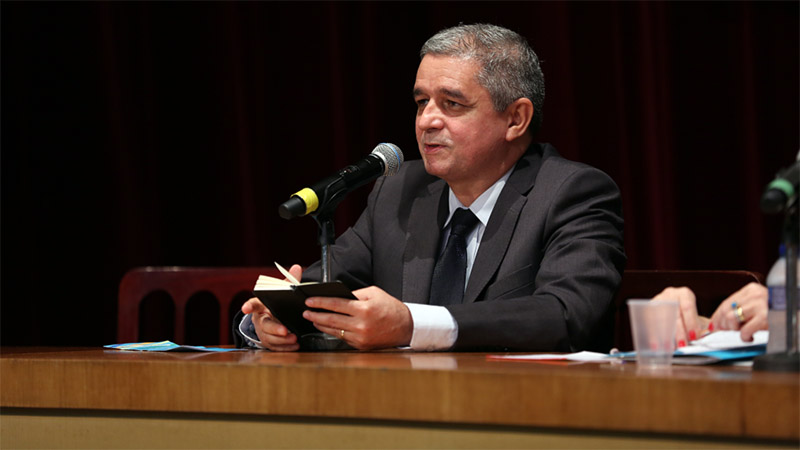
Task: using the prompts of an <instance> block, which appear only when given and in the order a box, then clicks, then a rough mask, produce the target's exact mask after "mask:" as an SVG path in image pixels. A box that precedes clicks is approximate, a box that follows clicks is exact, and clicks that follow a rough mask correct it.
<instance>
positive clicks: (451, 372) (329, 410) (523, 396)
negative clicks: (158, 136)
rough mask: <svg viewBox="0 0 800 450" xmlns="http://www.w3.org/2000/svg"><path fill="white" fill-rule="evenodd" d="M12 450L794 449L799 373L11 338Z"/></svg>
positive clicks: (5, 410) (6, 428)
mask: <svg viewBox="0 0 800 450" xmlns="http://www.w3.org/2000/svg"><path fill="white" fill-rule="evenodd" d="M0 385H1V386H2V392H1V395H0V407H2V417H1V418H0V419H1V420H0V447H1V448H24V447H40V448H41V447H50V448H54V447H62V448H63V447H83V448H90V447H94V448H100V447H103V448H113V447H129V448H130V447H185V448H188V447H193V448H200V447H206V448H210V447H216V448H220V447H225V448H235V447H251V448H252V447H318V448H319V447H324V448H389V447H391V448H411V447H460V448H486V447H495V448H497V447H514V448H520V447H527V448H533V447H548V448H552V447H564V446H567V447H583V448H590V447H606V448H608V447H615V448H624V447H628V448H633V447H637V448H641V447H651V448H652V447H654V446H666V447H676V446H680V447H683V448H691V447H703V448H708V447H716V446H722V447H732V446H733V447H735V446H740V447H761V448H763V447H765V446H787V447H793V448H797V447H798V443H800V406H799V405H800V378H798V376H797V374H780V373H761V372H752V371H751V370H750V369H749V368H746V367H709V366H705V367H687V366H673V367H672V368H671V369H670V370H669V371H667V372H643V371H640V370H637V367H636V364H633V363H583V364H580V363H570V364H567V363H534V362H507V361H492V360H487V358H486V354H483V353H413V352H405V351H386V352H373V353H360V352H340V353H270V352H264V351H252V350H251V351H242V352H231V353H151V352H123V351H116V350H104V349H99V348H82V349H69V348H3V349H0Z"/></svg>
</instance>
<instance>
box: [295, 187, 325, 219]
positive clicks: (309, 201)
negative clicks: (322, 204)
mask: <svg viewBox="0 0 800 450" xmlns="http://www.w3.org/2000/svg"><path fill="white" fill-rule="evenodd" d="M294 195H296V196H298V197H300V199H301V200H303V203H305V204H306V212H305V214H309V213H312V212H314V211H316V210H317V208H318V207H319V199H318V198H317V193H316V192H314V190H313V189H311V188H303V189H300V190H299V191H297V192H295V193H294ZM305 214H304V215H305Z"/></svg>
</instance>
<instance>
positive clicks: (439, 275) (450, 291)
mask: <svg viewBox="0 0 800 450" xmlns="http://www.w3.org/2000/svg"><path fill="white" fill-rule="evenodd" d="M477 224H478V218H477V217H475V214H472V211H470V210H469V209H464V208H459V209H457V210H456V212H455V213H453V218H452V219H450V237H448V238H447V245H446V246H445V248H444V253H442V255H441V256H440V257H439V260H438V261H436V266H435V267H434V268H433V281H432V282H431V296H430V304H431V305H455V304H459V303H461V302H462V301H463V300H464V287H465V285H466V280H467V236H468V235H469V233H470V232H471V231H472V229H473V228H475V225H477Z"/></svg>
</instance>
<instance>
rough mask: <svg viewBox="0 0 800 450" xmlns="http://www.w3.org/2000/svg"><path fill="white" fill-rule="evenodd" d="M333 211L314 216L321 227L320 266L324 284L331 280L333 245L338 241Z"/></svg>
mask: <svg viewBox="0 0 800 450" xmlns="http://www.w3.org/2000/svg"><path fill="white" fill-rule="evenodd" d="M332 213H333V211H327V212H326V213H325V214H314V215H313V217H314V220H315V221H316V222H317V225H318V226H319V233H318V236H317V238H318V241H319V246H320V249H321V250H320V251H321V255H320V256H321V257H320V264H321V266H322V282H323V283H327V282H329V281H332V280H331V260H332V257H331V251H330V248H331V244H333V243H334V241H335V240H336V233H334V228H333V218H332V217H331V216H332V215H333V214H332Z"/></svg>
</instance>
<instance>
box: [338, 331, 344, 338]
mask: <svg viewBox="0 0 800 450" xmlns="http://www.w3.org/2000/svg"><path fill="white" fill-rule="evenodd" d="M339 337H340V338H341V339H344V330H339Z"/></svg>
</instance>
